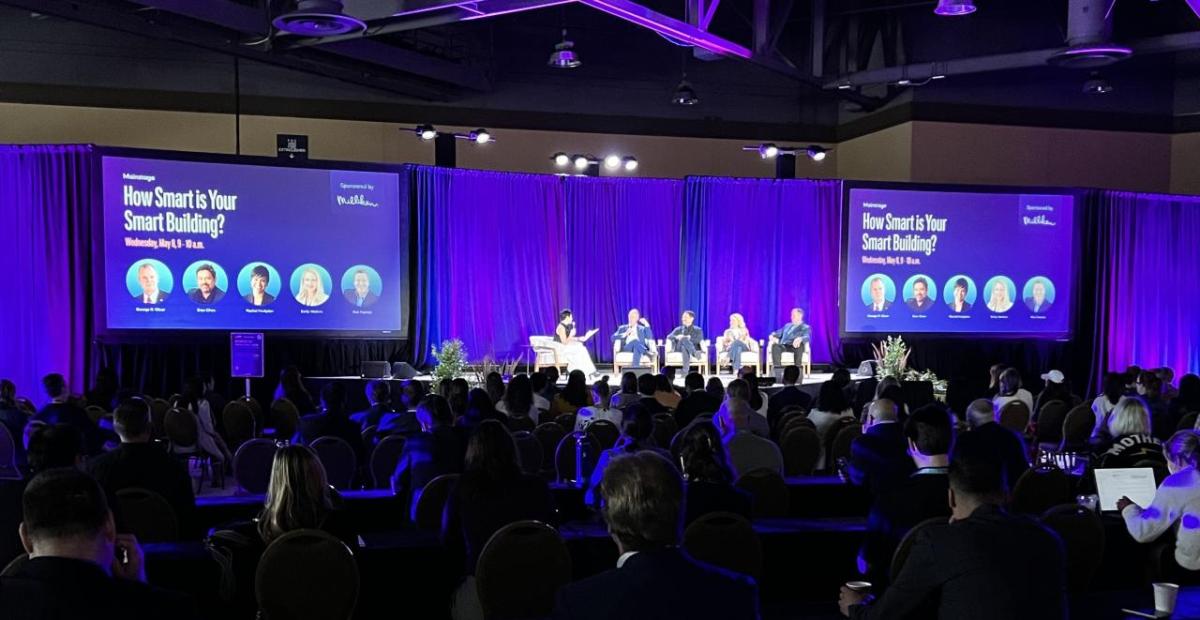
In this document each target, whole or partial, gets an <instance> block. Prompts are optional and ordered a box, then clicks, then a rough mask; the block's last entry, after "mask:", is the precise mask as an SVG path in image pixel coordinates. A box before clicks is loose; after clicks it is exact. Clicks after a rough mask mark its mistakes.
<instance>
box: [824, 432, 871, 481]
mask: <svg viewBox="0 0 1200 620" xmlns="http://www.w3.org/2000/svg"><path fill="white" fill-rule="evenodd" d="M860 436H862V426H861V425H860V424H859V423H858V422H857V421H852V423H851V424H848V425H846V426H844V427H842V429H841V430H839V431H838V432H837V434H836V435H833V441H831V442H830V443H829V450H827V451H826V452H825V468H826V469H830V470H832V469H833V468H834V467H836V466H837V462H838V459H848V458H850V447H851V446H852V445H854V440H855V439H858V438H859V437H860Z"/></svg>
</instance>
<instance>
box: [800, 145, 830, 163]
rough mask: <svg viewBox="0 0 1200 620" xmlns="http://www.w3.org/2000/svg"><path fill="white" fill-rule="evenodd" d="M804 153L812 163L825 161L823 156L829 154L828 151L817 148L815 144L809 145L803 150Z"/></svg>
mask: <svg viewBox="0 0 1200 620" xmlns="http://www.w3.org/2000/svg"><path fill="white" fill-rule="evenodd" d="M804 152H805V153H806V154H808V158H809V159H811V160H813V161H825V155H826V154H828V153H829V149H827V148H824V147H820V146H817V145H816V144H810V145H808V147H807V148H805V149H804Z"/></svg>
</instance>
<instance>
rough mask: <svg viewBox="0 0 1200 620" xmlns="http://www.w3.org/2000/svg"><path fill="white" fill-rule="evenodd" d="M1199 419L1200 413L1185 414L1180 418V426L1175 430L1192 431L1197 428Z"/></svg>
mask: <svg viewBox="0 0 1200 620" xmlns="http://www.w3.org/2000/svg"><path fill="white" fill-rule="evenodd" d="M1197 417H1200V411H1190V412H1188V413H1185V414H1183V417H1182V418H1179V425H1178V426H1176V427H1175V430H1177V431H1190V430H1192V429H1194V428H1196V418H1197Z"/></svg>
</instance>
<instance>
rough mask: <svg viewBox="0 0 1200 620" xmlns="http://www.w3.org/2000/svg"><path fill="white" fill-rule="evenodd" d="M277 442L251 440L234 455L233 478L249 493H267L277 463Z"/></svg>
mask: <svg viewBox="0 0 1200 620" xmlns="http://www.w3.org/2000/svg"><path fill="white" fill-rule="evenodd" d="M275 450H276V446H275V440H273V439H251V440H250V441H247V442H246V443H244V444H242V445H241V446H238V449H237V452H235V453H234V454H233V478H234V480H237V483H238V486H239V487H241V488H242V490H244V491H246V492H247V493H266V492H267V486H269V485H270V483H271V465H272V464H273V463H274V461H275Z"/></svg>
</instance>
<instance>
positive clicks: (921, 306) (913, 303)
mask: <svg viewBox="0 0 1200 620" xmlns="http://www.w3.org/2000/svg"><path fill="white" fill-rule="evenodd" d="M904 303H906V304H908V307H909V308H910V309H911V310H912V311H913V312H928V311H929V309H930V308H932V307H933V300H932V299H930V298H929V281H928V280H926V279H925V278H917V279H916V281H915V282H913V296H912V298H910V299H906V300H905V301H904Z"/></svg>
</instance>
